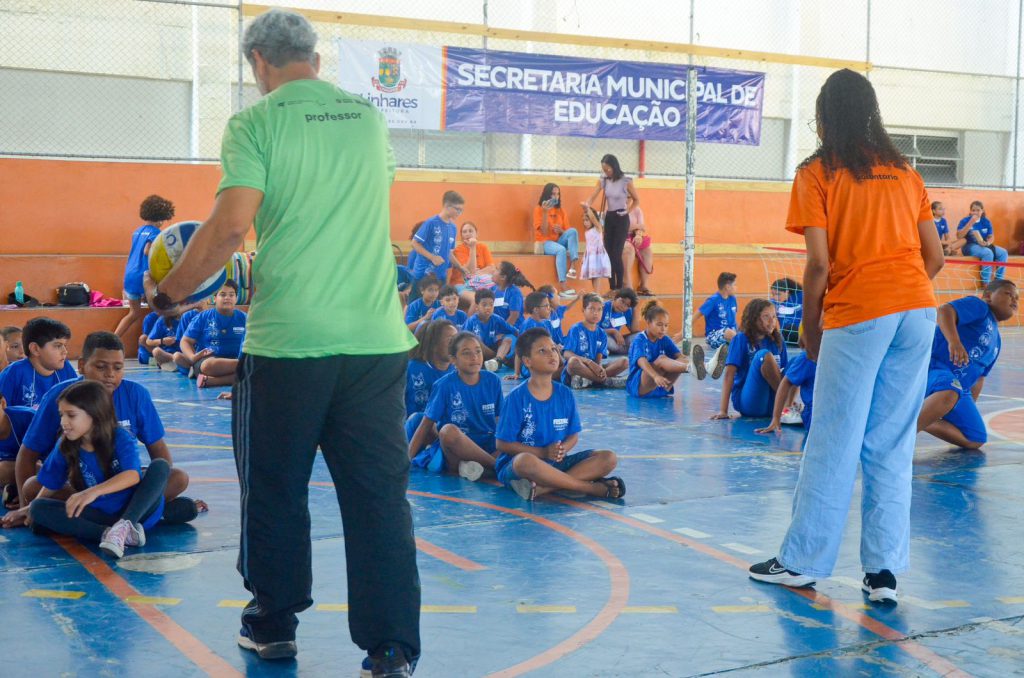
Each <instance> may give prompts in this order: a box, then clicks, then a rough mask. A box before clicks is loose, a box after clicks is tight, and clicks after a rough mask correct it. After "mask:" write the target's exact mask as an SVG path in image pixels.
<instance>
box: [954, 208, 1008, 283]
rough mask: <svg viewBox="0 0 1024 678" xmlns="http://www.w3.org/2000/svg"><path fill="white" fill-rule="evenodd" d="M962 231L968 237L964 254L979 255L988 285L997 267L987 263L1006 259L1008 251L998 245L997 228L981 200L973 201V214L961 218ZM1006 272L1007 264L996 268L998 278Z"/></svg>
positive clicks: (983, 276) (983, 278)
mask: <svg viewBox="0 0 1024 678" xmlns="http://www.w3.org/2000/svg"><path fill="white" fill-rule="evenodd" d="M961 231H963V232H964V234H965V237H966V238H967V243H966V244H965V245H964V247H963V252H964V256H966V257H977V258H978V259H979V260H980V261H981V262H982V266H981V284H982V285H988V282H989V280H991V279H992V269H993V268H996V267H995V266H989V265H987V264H989V263H990V262H993V261H995V262H1003V261H1006V257H1007V253H1006V249H1005V248H1003V247H1000V246H999V245H996V239H995V229H993V228H992V222H991V221H989V220H988V217H987V216H986V215H985V206H984V205H983V204H982V203H981V201H980V200H975V201H974V202H972V203H971V215H970V216H968V217H964V218H963V219H961V220H960V225H959V226H958V227H957V235H959V234H960V232H961ZM1005 274H1006V267H1005V266H1000V267H998V268H996V278H997V279H1001V278H1002V277H1003V276H1004V275H1005Z"/></svg>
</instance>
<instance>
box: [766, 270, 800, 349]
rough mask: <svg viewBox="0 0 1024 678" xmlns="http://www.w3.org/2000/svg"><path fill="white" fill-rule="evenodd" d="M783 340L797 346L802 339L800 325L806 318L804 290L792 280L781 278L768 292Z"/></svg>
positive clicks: (773, 283) (774, 282)
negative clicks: (804, 317)
mask: <svg viewBox="0 0 1024 678" xmlns="http://www.w3.org/2000/svg"><path fill="white" fill-rule="evenodd" d="M768 296H769V297H770V298H771V301H772V304H773V305H774V306H775V316H776V317H777V318H778V325H779V332H780V333H781V334H782V340H783V341H784V342H786V343H787V344H793V345H795V344H796V343H797V342H798V341H799V339H800V323H801V322H803V316H804V288H803V287H802V286H801V285H800V283H798V282H797V281H795V280H793V279H792V278H779V279H778V280H775V281H773V282H772V284H771V287H770V288H769V291H768Z"/></svg>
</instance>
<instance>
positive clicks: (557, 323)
mask: <svg viewBox="0 0 1024 678" xmlns="http://www.w3.org/2000/svg"><path fill="white" fill-rule="evenodd" d="M537 291H538V292H543V293H544V294H545V295H546V296H547V298H548V301H550V302H551V316H550V317H549V318H548V323H549V324H550V331H551V338H552V339H554V340H555V343H556V344H558V345H559V346H562V345H563V344H565V332H567V331H568V330H569V328H568V327H566V326H565V314H566V313H567V312H568V311H569V309H571V308H572V307H573V306H575V305H576V304H578V303H579V302H580V300H581V299H582V298H583V297H582V296H579V295H577V296H575V297H573V298H572V301H570V302H569V303H568V304H563V303H562V302H561V299H562V298H563V297H561V296H560V295H559V294H558V292H557V290H555V287H554V285H541V286H540V287H538V288H537Z"/></svg>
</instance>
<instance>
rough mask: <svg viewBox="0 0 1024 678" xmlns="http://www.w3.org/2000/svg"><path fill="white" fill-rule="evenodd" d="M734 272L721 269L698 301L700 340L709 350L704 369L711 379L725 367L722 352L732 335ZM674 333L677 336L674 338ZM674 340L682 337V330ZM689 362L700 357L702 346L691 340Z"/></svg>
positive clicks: (733, 321) (702, 350)
mask: <svg viewBox="0 0 1024 678" xmlns="http://www.w3.org/2000/svg"><path fill="white" fill-rule="evenodd" d="M736 308H737V306H736V274H735V273H728V272H725V271H723V272H722V273H719V274H718V291H717V292H715V293H714V294H712V295H711V296H710V297H708V298H707V300H706V301H705V302H704V303H703V304H701V305H700V308H699V309H698V310H697V313H699V314H700V315H702V316H704V341H705V342H706V343H707V345H708V348H709V349H711V351H712V352H713V353H712V355H711V360H710V361H709V362H708V366H707V371H708V373H709V374H710V375H711V378H712V379H718V378H719V377H721V376H722V371H723V370H725V356H726V354H727V353H728V351H729V342H730V341H732V338H733V337H735V336H736V332H737V325H736ZM677 337H678V338H677ZM677 337H673V339H674V340H676V341H677V342H678V341H682V332H680V333H679V334H678V335H677ZM690 358H691V362H692V363H693V364H696V363H697V362H703V361H704V347H703V346H700V345H699V344H694V345H693V349H692V350H691V352H690Z"/></svg>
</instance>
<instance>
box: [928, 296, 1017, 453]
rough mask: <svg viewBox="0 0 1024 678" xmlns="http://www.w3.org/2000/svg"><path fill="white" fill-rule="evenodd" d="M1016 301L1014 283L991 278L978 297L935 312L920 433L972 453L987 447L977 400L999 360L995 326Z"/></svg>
mask: <svg viewBox="0 0 1024 678" xmlns="http://www.w3.org/2000/svg"><path fill="white" fill-rule="evenodd" d="M1018 301H1019V293H1018V290H1017V285H1016V284H1014V283H1013V281H1011V280H994V281H992V282H991V283H989V285H988V287H986V288H985V293H984V295H983V296H982V298H980V299H979V298H978V297H964V298H962V299H956V300H954V301H951V302H949V303H948V304H943V305H942V306H941V307H940V308H939V311H938V314H937V317H936V328H935V340H934V341H933V342H932V359H931V364H930V365H929V367H928V389H927V391H925V399H924V405H923V406H922V407H921V414H920V415H919V416H918V419H917V430H918V431H927V432H928V433H931V434H932V435H933V436H935V437H936V438H938V439H940V440H944V441H946V442H947V443H951V444H953V445H956V446H957V447H962V448H967V449H972V450H976V449H978V448H979V447H981V446H982V445H984V444H985V442H986V441H987V440H988V432H987V431H986V430H985V421H984V420H983V419H982V417H981V413H980V412H978V406H977V405H976V404H975V401H976V400H977V399H978V396H979V395H981V389H982V387H983V386H984V384H985V377H987V376H988V375H989V373H991V372H992V368H993V367H995V364H996V359H997V358H998V357H999V350H1000V348H1001V346H1002V340H1001V338H1000V336H999V323H1001V322H1004V321H1006V320H1009V319H1011V318H1013V317H1014V316H1016V315H1017V304H1018Z"/></svg>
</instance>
